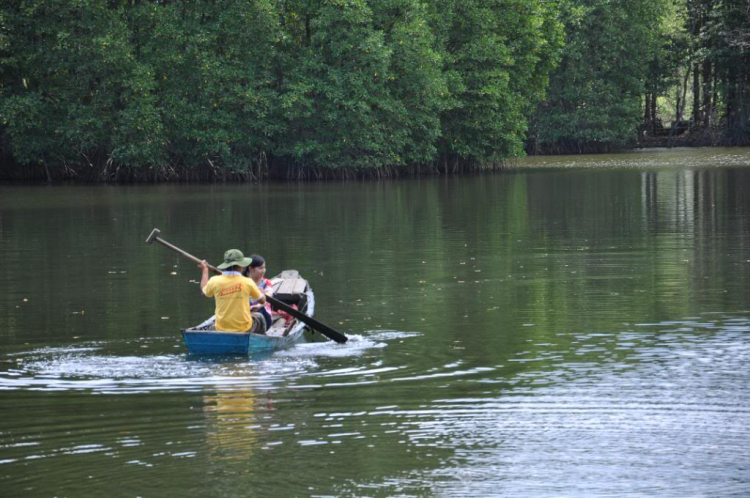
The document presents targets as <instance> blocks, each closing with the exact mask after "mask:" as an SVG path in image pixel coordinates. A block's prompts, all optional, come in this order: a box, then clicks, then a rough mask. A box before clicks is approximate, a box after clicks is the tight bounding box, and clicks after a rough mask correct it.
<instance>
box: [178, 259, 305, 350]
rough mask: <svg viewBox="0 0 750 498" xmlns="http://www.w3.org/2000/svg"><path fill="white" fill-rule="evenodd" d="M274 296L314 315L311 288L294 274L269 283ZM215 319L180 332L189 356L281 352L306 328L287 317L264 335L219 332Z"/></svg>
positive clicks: (280, 318)
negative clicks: (215, 327) (215, 326)
mask: <svg viewBox="0 0 750 498" xmlns="http://www.w3.org/2000/svg"><path fill="white" fill-rule="evenodd" d="M271 283H272V284H273V291H274V292H273V296H274V297H275V298H276V299H278V300H279V301H283V302H284V303H286V304H288V305H290V306H297V309H298V310H300V311H302V312H303V313H305V314H306V315H308V316H313V313H314V312H315V296H314V295H313V292H312V289H311V288H310V284H309V283H308V282H307V280H305V279H304V278H302V277H300V276H299V273H298V272H297V271H296V270H286V271H283V272H281V273H280V274H279V275H277V276H275V277H274V278H272V279H271ZM214 323H215V317H213V316H212V317H211V318H209V319H208V320H206V321H205V322H203V323H201V324H200V325H197V326H195V327H191V328H188V329H183V330H181V332H182V337H183V339H184V340H185V345H186V346H187V348H188V352H189V353H190V354H193V355H248V354H251V353H255V352H270V351H275V350H277V349H284V348H288V347H290V346H292V345H293V344H294V343H295V342H297V341H298V340H299V339H300V338H301V337H302V336H303V335H304V332H305V329H306V328H307V325H305V324H304V323H302V322H301V321H299V320H297V319H296V318H292V317H290V316H288V317H284V316H281V315H279V316H274V319H273V324H272V325H271V327H270V328H269V329H268V331H267V332H266V333H265V334H251V333H247V332H245V333H238V332H221V331H217V330H215V329H214Z"/></svg>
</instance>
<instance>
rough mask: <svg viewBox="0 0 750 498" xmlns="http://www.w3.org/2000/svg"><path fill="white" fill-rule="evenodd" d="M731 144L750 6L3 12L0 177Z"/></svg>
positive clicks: (515, 1) (634, 0)
mask: <svg viewBox="0 0 750 498" xmlns="http://www.w3.org/2000/svg"><path fill="white" fill-rule="evenodd" d="M748 144H750V0H714V1H711V0H628V1H620V0H439V1H437V0H219V1H188V0H172V1H170V0H166V1H165V0H160V1H147V0H5V1H3V2H2V4H1V5H0V179H3V180H32V181H53V180H77V181H96V182H118V181H262V180H268V179H328V178H331V179H334V178H336V179H339V178H344V179H345V178H379V177H390V176H401V175H416V174H426V173H440V174H450V173H462V172H471V171H478V170H488V169H498V168H502V166H503V164H504V162H506V161H507V160H509V159H511V158H515V157H520V156H523V155H524V154H560V153H563V154H567V153H589V152H604V151H610V150H617V149H623V148H628V147H644V146H671V145H748Z"/></svg>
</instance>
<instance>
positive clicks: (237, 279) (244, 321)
mask: <svg viewBox="0 0 750 498" xmlns="http://www.w3.org/2000/svg"><path fill="white" fill-rule="evenodd" d="M203 294H204V295H206V296H208V297H213V298H214V299H215V301H216V330H221V331H223V332H247V331H248V330H250V327H251V326H252V325H253V317H252V315H250V298H251V297H252V298H253V299H258V298H260V297H261V296H262V295H263V293H261V291H260V289H258V286H257V285H255V282H253V281H252V280H251V279H249V278H247V277H243V276H241V275H217V276H215V277H211V279H209V281H208V283H207V284H206V286H205V287H204V288H203Z"/></svg>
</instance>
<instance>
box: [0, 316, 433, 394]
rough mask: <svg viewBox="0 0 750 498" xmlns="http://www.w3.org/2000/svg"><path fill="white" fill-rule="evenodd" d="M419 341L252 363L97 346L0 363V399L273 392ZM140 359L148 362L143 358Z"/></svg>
mask: <svg viewBox="0 0 750 498" xmlns="http://www.w3.org/2000/svg"><path fill="white" fill-rule="evenodd" d="M418 335H419V334H418V333H412V332H397V331H377V332H373V333H365V334H363V335H351V336H349V341H348V342H347V343H346V344H344V345H341V344H336V343H333V342H330V341H325V342H309V343H305V342H303V343H300V344H297V345H295V346H294V347H292V348H290V349H286V350H282V351H277V352H275V353H263V354H254V355H251V356H249V357H247V356H240V357H192V356H189V355H187V354H186V353H184V352H180V353H176V352H175V350H176V349H177V348H179V349H182V345H181V344H179V343H177V344H176V343H175V339H174V338H173V337H164V338H148V339H140V340H128V341H97V342H87V343H83V344H79V345H71V346H67V347H42V348H39V349H33V350H26V351H17V352H11V353H6V354H3V355H0V391H8V390H11V391H12V390H29V391H93V392H98V393H121V394H127V393H143V392H154V391H196V392H197V391H203V390H205V389H210V388H215V389H237V388H246V387H254V388H261V389H272V388H275V387H278V386H279V385H280V384H286V383H288V382H290V381H292V382H293V381H294V379H298V378H300V377H306V376H311V375H326V372H325V369H324V368H322V367H321V366H320V365H319V360H322V359H325V358H346V357H356V356H361V355H364V354H366V353H367V352H368V351H372V350H376V349H379V348H384V347H385V346H386V345H387V342H388V341H394V340H399V339H403V338H409V337H415V336H418ZM140 352H142V353H143V354H137V353H140Z"/></svg>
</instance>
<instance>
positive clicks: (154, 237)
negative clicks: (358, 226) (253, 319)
mask: <svg viewBox="0 0 750 498" xmlns="http://www.w3.org/2000/svg"><path fill="white" fill-rule="evenodd" d="M159 234H161V231H159V229H158V228H154V230H153V231H152V232H151V235H149V236H148V238H147V239H146V244H151V243H152V242H154V241H156V242H158V243H159V244H161V245H163V246H164V247H166V248H168V249H172V250H173V251H175V252H177V253H179V254H181V255H183V256H185V257H186V258H187V259H189V260H190V261H193V262H194V263H198V264H200V262H201V261H202V260H200V259H198V258H196V257H195V256H193V255H192V254H189V253H187V252H185V251H183V250H182V249H180V248H179V247H177V246H175V245H172V244H170V243H169V242H167V241H166V240H164V239H162V238H161V237H159ZM208 267H209V268H210V269H211V271H213V272H214V273H217V274H219V275H221V270H219V269H218V268H216V267H214V266H211V265H208ZM266 299H268V301H270V303H271V304H273V305H274V306H275V307H276V308H278V309H280V310H283V311H286V312H287V313H289V314H290V315H292V316H293V317H294V318H297V319H298V320H299V321H301V322H302V323H305V324H307V325H309V326H310V327H311V328H313V329H315V330H317V331H318V332H320V333H321V334H323V335H324V336H326V337H328V338H329V339H331V340H332V341H336V342H338V343H341V344H343V343H345V342H346V341H347V340H349V339H348V337H346V336H345V335H344V334H342V333H341V332H337V331H335V330H333V329H332V328H331V327H329V326H328V325H326V324H324V323H320V322H319V321H317V320H316V319H315V318H313V317H311V316H309V315H306V314H304V313H302V312H301V311H299V310H298V309H295V308H292V307H291V306H289V305H288V304H286V303H285V302H283V301H279V300H278V299H276V298H275V297H273V296H266Z"/></svg>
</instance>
